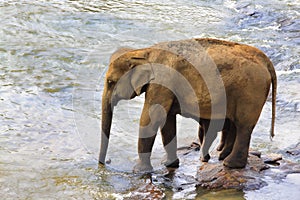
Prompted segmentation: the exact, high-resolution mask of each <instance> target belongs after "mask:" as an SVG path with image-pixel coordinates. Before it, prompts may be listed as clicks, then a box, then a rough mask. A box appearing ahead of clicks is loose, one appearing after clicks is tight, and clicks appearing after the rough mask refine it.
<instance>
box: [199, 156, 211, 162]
mask: <svg viewBox="0 0 300 200" xmlns="http://www.w3.org/2000/svg"><path fill="white" fill-rule="evenodd" d="M209 159H210V155H209V154H207V155H205V156H203V157H202V158H201V161H202V162H208V161H209Z"/></svg>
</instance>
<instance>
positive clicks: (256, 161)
mask: <svg viewBox="0 0 300 200" xmlns="http://www.w3.org/2000/svg"><path fill="white" fill-rule="evenodd" d="M268 168H269V167H268V165H266V164H265V163H264V162H263V161H262V159H260V158H258V157H257V156H253V155H250V156H249V158H248V165H247V166H246V168H244V169H230V168H227V167H224V166H223V163H222V162H217V163H206V164H204V165H202V166H201V167H200V169H199V171H198V174H197V180H198V182H199V184H198V186H200V187H204V188H207V189H238V190H254V189H259V188H261V187H263V186H266V185H267V183H266V182H265V181H264V180H263V174H262V173H261V171H263V170H265V169H268Z"/></svg>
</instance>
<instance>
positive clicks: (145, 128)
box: [134, 103, 166, 172]
mask: <svg viewBox="0 0 300 200" xmlns="http://www.w3.org/2000/svg"><path fill="white" fill-rule="evenodd" d="M165 119H166V114H165V110H164V108H163V107H162V106H160V105H158V104H156V105H150V104H147V103H145V105H144V108H143V111H142V116H141V120H140V128H139V139H138V156H139V160H138V163H137V164H136V165H135V167H134V172H151V171H153V167H152V165H151V161H150V157H151V152H152V147H153V144H154V141H155V137H156V134H157V130H158V127H159V126H160V125H161V124H163V122H164V120H165Z"/></svg>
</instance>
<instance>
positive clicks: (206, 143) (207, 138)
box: [201, 121, 218, 162]
mask: <svg viewBox="0 0 300 200" xmlns="http://www.w3.org/2000/svg"><path fill="white" fill-rule="evenodd" d="M203 124H204V132H205V134H204V140H203V144H202V145H201V152H202V156H201V161H202V162H208V160H209V159H210V155H209V148H210V146H211V144H212V143H213V141H214V140H215V139H216V137H217V133H218V130H217V129H216V128H215V126H214V125H211V126H210V125H209V124H210V122H209V121H206V122H205V123H203Z"/></svg>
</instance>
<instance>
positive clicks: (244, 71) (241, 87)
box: [99, 38, 277, 171]
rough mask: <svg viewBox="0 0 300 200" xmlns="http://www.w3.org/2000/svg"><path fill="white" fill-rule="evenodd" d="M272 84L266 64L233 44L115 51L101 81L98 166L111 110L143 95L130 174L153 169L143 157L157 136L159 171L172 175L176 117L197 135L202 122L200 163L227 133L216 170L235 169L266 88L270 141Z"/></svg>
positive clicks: (185, 43)
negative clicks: (195, 126)
mask: <svg viewBox="0 0 300 200" xmlns="http://www.w3.org/2000/svg"><path fill="white" fill-rule="evenodd" d="M276 82H277V80H276V73H275V70H274V67H273V65H272V62H271V61H270V60H269V59H268V57H267V56H266V55H265V54H264V53H263V52H261V51H260V50H258V49H257V48H254V47H251V46H248V45H243V44H238V43H234V42H228V41H223V40H217V39H210V38H203V39H190V40H181V41H172V42H165V43H159V44H157V45H154V46H151V47H149V48H144V49H137V50H132V49H121V50H120V51H118V52H116V53H115V54H113V55H112V57H111V60H110V64H109V68H108V71H107V73H106V79H105V86H104V91H103V96H102V132H101V147H100V155H99V163H100V164H104V163H105V156H106V152H107V147H108V141H109V136H110V128H111V122H112V116H113V108H114V106H116V105H117V103H118V101H119V100H121V99H132V98H134V97H135V96H137V95H140V94H141V93H143V92H145V102H144V107H143V111H142V114H141V118H140V128H139V140H138V155H139V161H138V163H137V164H136V166H135V171H151V170H152V169H153V168H152V165H151V162H150V156H151V151H152V147H153V143H154V140H155V136H156V134H157V131H158V129H159V128H160V129H161V134H162V140H163V144H164V147H165V150H166V152H167V161H166V163H165V165H166V166H172V167H178V164H179V160H178V158H177V155H176V149H177V141H176V115H177V114H181V115H182V116H184V117H188V118H192V119H194V120H196V121H197V122H199V123H201V122H202V127H203V122H205V121H206V122H205V124H206V126H205V128H204V129H203V134H204V135H205V138H204V141H203V144H202V146H201V149H202V157H205V156H206V155H208V149H209V147H210V145H211V143H212V141H213V140H214V139H215V137H216V133H217V132H218V131H220V130H222V129H224V128H225V129H224V130H226V129H227V130H228V135H227V139H226V141H228V142H227V144H226V142H225V146H224V148H223V150H222V151H224V152H223V158H225V159H224V162H223V163H224V165H225V166H228V167H231V168H243V167H245V165H246V164H247V157H248V150H249V144H250V138H251V133H252V130H253V128H254V126H255V125H256V123H257V120H258V118H259V116H260V113H261V110H262V108H263V105H264V103H265V101H266V99H267V96H268V94H269V90H270V85H271V83H272V124H271V131H270V133H271V136H273V135H274V123H275V99H276V87H277V83H276ZM226 121H227V122H228V123H226ZM207 122H209V123H207ZM224 122H225V123H224ZM226 124H227V125H228V124H230V126H228V127H229V128H228V127H227V128H226ZM208 125H209V126H208ZM221 154H222V152H221Z"/></svg>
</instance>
